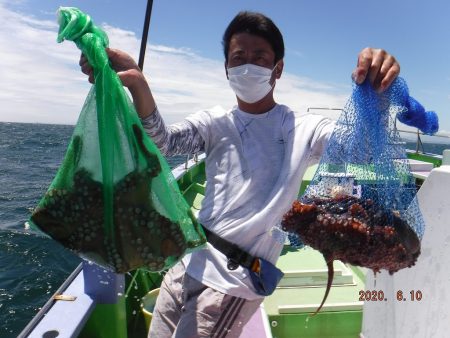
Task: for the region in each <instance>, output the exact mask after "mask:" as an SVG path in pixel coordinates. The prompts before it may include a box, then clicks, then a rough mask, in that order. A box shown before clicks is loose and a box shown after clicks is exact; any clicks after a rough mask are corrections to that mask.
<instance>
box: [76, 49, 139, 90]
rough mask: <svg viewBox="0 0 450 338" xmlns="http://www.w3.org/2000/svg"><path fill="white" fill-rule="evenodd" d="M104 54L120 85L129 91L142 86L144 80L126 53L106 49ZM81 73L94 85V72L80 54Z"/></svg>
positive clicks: (137, 67)
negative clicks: (117, 76)
mask: <svg viewBox="0 0 450 338" xmlns="http://www.w3.org/2000/svg"><path fill="white" fill-rule="evenodd" d="M106 53H107V54H108V57H109V60H110V62H111V68H112V69H114V70H115V71H116V72H117V75H119V78H120V80H121V81H122V84H123V85H124V86H125V87H128V88H129V89H130V90H132V89H133V88H136V87H137V86H139V84H142V81H143V80H144V82H145V78H144V76H143V74H142V72H141V70H140V68H139V66H138V65H137V64H136V62H135V61H134V59H133V58H132V57H131V56H130V55H128V54H127V53H125V52H123V51H121V50H118V49H112V48H106ZM79 64H80V66H81V71H82V72H83V73H84V74H86V75H88V76H89V82H90V83H94V81H95V79H94V72H93V69H92V66H91V65H90V64H89V61H88V59H87V58H86V57H85V56H84V55H83V54H81V57H80V63H79Z"/></svg>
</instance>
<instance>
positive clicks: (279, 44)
mask: <svg viewBox="0 0 450 338" xmlns="http://www.w3.org/2000/svg"><path fill="white" fill-rule="evenodd" d="M223 47H224V54H225V73H226V76H227V78H228V80H229V82H230V86H231V88H232V89H233V90H234V92H235V94H236V99H237V106H236V107H234V108H232V109H231V110H229V111H202V112H199V113H196V114H193V115H191V116H189V117H188V118H186V119H185V120H184V121H183V122H181V123H178V124H175V125H173V126H170V128H167V127H166V126H165V125H164V122H163V120H162V118H161V116H160V114H159V112H158V109H157V107H156V104H155V101H154V99H153V97H152V94H151V91H150V88H149V85H148V83H147V81H146V79H145V78H144V76H143V74H142V72H141V71H140V70H139V68H138V66H137V65H136V63H135V62H134V61H133V60H132V58H131V57H129V56H128V55H127V54H125V53H123V52H121V51H117V50H111V49H109V50H108V55H109V57H110V59H111V63H112V65H113V67H114V69H115V70H116V71H117V72H118V75H119V76H120V78H121V80H122V82H123V84H124V85H125V86H127V87H128V88H129V90H130V92H131V94H132V96H133V100H134V104H135V106H136V109H137V111H138V114H139V116H140V118H141V120H142V123H143V126H144V128H145V129H146V131H147V133H148V134H149V135H150V136H151V137H152V139H153V141H154V142H155V143H156V144H157V145H158V147H159V149H160V150H161V152H162V153H163V154H165V155H168V156H171V155H175V154H182V153H194V152H198V151H205V153H206V156H207V157H206V175H207V187H206V192H205V198H204V201H203V203H202V210H201V211H200V214H199V221H200V223H201V224H203V226H204V227H205V228H206V229H208V230H209V232H210V233H212V235H211V236H213V237H211V238H216V237H219V238H221V239H225V240H226V241H228V242H230V243H234V244H235V245H237V247H239V249H240V250H242V251H243V252H246V253H248V254H249V255H250V256H251V257H258V258H261V259H263V260H265V261H266V262H269V264H270V263H272V264H275V263H276V260H277V259H278V257H279V255H280V252H281V249H282V247H283V243H284V234H283V232H282V231H281V230H280V228H279V223H280V220H281V218H282V216H283V214H284V213H285V212H286V211H287V210H288V209H289V207H290V206H291V204H292V202H293V201H294V199H295V198H296V196H297V193H298V187H299V185H300V182H301V179H302V177H303V174H304V172H305V170H306V168H307V166H308V165H310V164H311V162H314V161H317V160H318V159H319V158H320V156H321V154H322V152H323V150H324V148H325V146H326V144H327V142H328V139H329V137H330V135H331V133H332V130H333V127H334V123H333V122H331V121H330V120H328V119H326V118H323V117H321V116H317V115H303V116H297V115H296V114H294V112H292V111H291V110H290V109H289V108H288V107H286V106H283V105H279V104H277V103H276V102H275V100H274V96H273V92H274V88H275V84H276V81H277V80H278V79H280V77H281V75H282V72H283V66H284V63H283V57H284V43H283V37H282V35H281V33H280V31H279V30H278V28H277V27H276V26H275V24H274V23H273V22H272V21H271V20H270V19H269V18H267V17H265V16H264V15H262V14H259V13H251V12H241V13H239V14H238V15H237V16H236V17H235V18H234V19H233V20H232V21H231V23H230V24H229V26H228V28H227V29H226V31H225V34H224V37H223ZM80 65H81V67H82V70H83V72H85V73H86V74H89V75H90V81H91V82H93V77H92V70H91V68H90V66H89V65H88V64H87V61H86V59H85V58H84V57H82V58H81V60H80ZM399 71H400V67H399V64H398V63H397V61H396V60H395V58H394V57H392V56H391V55H389V54H388V53H386V52H385V51H383V50H379V49H372V48H366V49H364V50H362V51H361V53H360V54H359V56H358V65H357V67H356V69H355V71H354V72H353V78H354V80H355V81H356V82H357V83H358V84H360V83H362V82H363V81H364V80H365V79H366V78H368V79H369V81H370V82H371V83H372V84H373V86H374V87H375V88H376V89H377V90H379V91H383V90H385V89H386V88H387V87H389V85H390V84H391V83H392V81H393V80H394V79H395V78H396V77H397V76H398V74H399ZM208 241H209V238H208ZM211 242H212V243H213V244H214V245H212V244H211V243H208V244H207V247H206V248H205V249H201V250H198V251H195V252H194V253H192V254H190V255H187V256H186V257H185V258H184V259H183V260H182V262H180V263H178V264H177V265H176V266H175V267H173V268H172V269H170V270H169V271H168V272H167V274H166V276H165V278H164V281H163V283H162V286H161V291H160V295H159V297H158V300H157V304H156V308H155V312H154V316H153V320H152V324H151V328H150V333H149V337H172V336H173V337H239V335H240V332H241V331H242V328H243V326H244V325H245V323H246V322H247V321H248V320H249V319H250V317H251V316H252V314H253V313H254V312H255V311H256V309H257V308H258V307H259V305H260V304H261V302H262V301H263V297H264V296H263V295H264V292H262V293H261V290H258V288H257V287H256V286H255V284H253V282H252V280H251V278H250V277H249V275H250V271H249V269H248V267H245V265H244V264H241V262H237V264H236V262H234V261H232V260H231V261H230V260H229V259H228V257H227V256H229V255H228V254H227V253H226V252H225V251H226V250H223V247H221V246H220V245H216V244H217V243H216V242H215V241H211ZM219 242H220V241H219ZM230 262H231V263H233V264H230Z"/></svg>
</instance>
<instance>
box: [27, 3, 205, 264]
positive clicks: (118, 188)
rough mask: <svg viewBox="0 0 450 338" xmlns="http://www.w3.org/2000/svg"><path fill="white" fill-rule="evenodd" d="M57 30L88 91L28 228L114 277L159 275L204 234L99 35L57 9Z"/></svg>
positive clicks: (81, 17)
mask: <svg viewBox="0 0 450 338" xmlns="http://www.w3.org/2000/svg"><path fill="white" fill-rule="evenodd" d="M59 23H60V30H59V35H58V42H62V41H63V40H72V41H74V42H75V43H76V44H77V46H78V47H79V48H80V49H81V50H82V51H83V53H84V55H86V57H87V58H88V60H89V63H90V64H91V65H92V67H93V70H94V77H95V85H94V86H93V87H92V90H91V91H90V93H89V95H88V97H87V99H86V102H85V104H84V106H83V109H82V111H81V114H80V117H79V120H78V122H77V125H76V128H75V130H74V133H73V135H72V139H71V142H70V144H69V147H68V150H67V153H66V155H65V157H64V160H63V163H62V164H61V167H60V168H59V170H58V173H57V175H56V177H55V179H54V180H53V182H52V183H51V185H50V188H49V189H48V191H47V193H46V194H45V196H44V197H43V198H42V200H41V201H40V203H39V205H38V206H37V208H36V209H35V210H34V212H33V214H32V216H31V222H32V223H33V224H34V225H36V226H37V227H38V228H39V229H40V230H42V231H43V232H45V233H47V234H48V235H50V236H51V237H52V238H54V239H55V240H57V241H59V242H60V243H62V244H63V245H64V246H66V247H68V248H69V249H71V250H73V251H75V252H76V253H78V254H80V255H81V256H83V257H86V258H88V259H90V260H92V261H94V262H95V263H97V264H100V265H102V266H105V267H108V268H110V269H112V270H114V271H116V272H126V271H129V270H132V269H135V268H142V267H144V268H147V269H149V270H152V271H160V270H163V269H166V268H168V267H170V266H172V265H173V264H175V262H176V261H177V260H178V259H179V258H180V257H181V256H182V255H183V254H184V253H185V252H187V251H188V250H191V249H193V248H195V247H197V246H200V245H202V244H204V243H205V241H206V238H205V236H204V233H203V231H202V229H201V227H200V226H199V225H198V224H197V223H196V220H195V218H194V217H193V215H192V213H191V212H190V208H189V206H188V205H187V203H186V201H185V200H184V199H183V197H182V195H181V193H180V191H179V188H178V185H177V182H176V181H175V179H174V178H173V176H172V174H171V171H170V168H169V166H168V164H167V162H166V160H165V159H164V157H163V156H162V155H161V154H160V152H159V151H158V149H157V147H156V146H155V144H154V143H153V142H152V141H151V139H150V138H148V136H147V135H146V134H145V132H144V131H143V128H142V126H141V123H140V120H139V118H138V116H137V114H136V111H135V109H134V106H133V104H132V102H131V101H130V100H129V98H128V96H127V94H126V93H125V91H124V89H123V87H122V83H121V82H120V79H119V78H118V76H117V74H116V73H115V72H114V71H113V70H112V69H111V67H110V65H109V60H108V56H107V54H106V51H105V47H106V46H107V45H108V38H107V36H106V34H105V33H104V32H103V31H102V30H101V29H99V28H98V27H96V26H95V25H93V23H92V21H91V19H90V17H89V16H87V15H85V14H84V13H82V12H81V11H79V10H78V9H76V8H61V9H60V10H59Z"/></svg>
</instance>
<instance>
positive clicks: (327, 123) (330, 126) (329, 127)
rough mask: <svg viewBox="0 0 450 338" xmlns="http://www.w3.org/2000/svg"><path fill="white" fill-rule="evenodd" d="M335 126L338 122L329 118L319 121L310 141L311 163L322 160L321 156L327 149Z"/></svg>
mask: <svg viewBox="0 0 450 338" xmlns="http://www.w3.org/2000/svg"><path fill="white" fill-rule="evenodd" d="M335 126H336V122H335V121H333V120H331V119H328V118H323V119H321V120H320V121H319V122H318V123H317V126H316V128H315V130H314V134H313V136H312V138H311V141H310V147H311V148H310V149H311V156H310V159H309V161H310V163H309V164H310V165H312V164H315V163H318V162H319V161H320V158H321V157H322V154H323V152H324V151H325V149H326V146H327V144H328V141H329V140H330V137H331V134H332V133H333V130H334V127H335Z"/></svg>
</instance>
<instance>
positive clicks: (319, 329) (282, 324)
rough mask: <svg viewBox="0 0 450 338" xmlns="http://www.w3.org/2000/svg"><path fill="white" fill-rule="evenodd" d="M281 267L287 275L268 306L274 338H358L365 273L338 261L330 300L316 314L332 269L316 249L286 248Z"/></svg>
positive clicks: (271, 297) (280, 260) (335, 266)
mask: <svg viewBox="0 0 450 338" xmlns="http://www.w3.org/2000/svg"><path fill="white" fill-rule="evenodd" d="M277 266H278V267H279V268H280V269H281V270H283V272H284V273H285V275H284V277H283V279H282V280H281V282H280V284H279V286H278V287H277V289H276V290H275V292H274V293H273V294H272V295H271V296H269V297H267V298H266V300H265V301H264V307H265V310H266V312H267V315H268V317H269V322H270V324H271V327H272V333H273V335H274V337H276V336H283V337H357V336H358V334H359V332H360V329H361V320H362V307H363V302H362V301H359V297H360V295H359V292H360V290H364V274H365V270H362V269H358V268H356V267H350V266H348V265H346V264H343V263H342V262H340V261H335V262H334V269H335V275H334V279H333V284H332V288H331V290H330V293H329V295H328V298H327V301H326V302H325V304H324V306H323V307H322V309H321V311H320V312H319V313H318V314H317V315H316V316H314V317H310V318H309V316H310V314H311V313H313V312H315V310H316V309H317V308H318V306H319V304H320V303H321V301H322V299H323V296H324V294H325V289H326V283H327V278H328V272H327V271H328V270H327V266H326V263H325V260H324V259H323V256H322V255H321V254H320V253H319V252H318V251H316V250H314V249H311V248H304V249H300V250H295V249H291V248H289V247H286V248H285V250H284V251H283V253H282V255H281V257H280V259H279V261H278V263H277Z"/></svg>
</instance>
